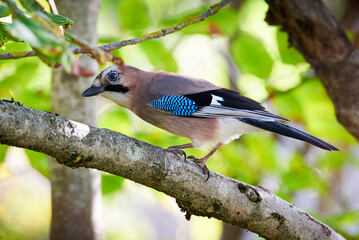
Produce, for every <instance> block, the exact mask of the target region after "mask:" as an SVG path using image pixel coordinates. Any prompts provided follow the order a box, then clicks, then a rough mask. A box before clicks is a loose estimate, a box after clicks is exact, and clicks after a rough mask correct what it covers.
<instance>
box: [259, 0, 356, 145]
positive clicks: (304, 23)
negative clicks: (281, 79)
mask: <svg viewBox="0 0 359 240" xmlns="http://www.w3.org/2000/svg"><path fill="white" fill-rule="evenodd" d="M266 2H267V3H268V5H269V10H268V13H267V17H266V21H267V22H268V23H269V24H272V25H281V27H282V29H283V30H284V31H286V32H287V33H288V35H289V40H290V43H291V45H293V46H294V47H295V48H297V49H298V50H299V51H300V52H301V53H302V54H303V56H304V57H305V59H306V60H307V61H308V63H310V64H311V65H312V67H313V68H314V69H315V71H316V73H317V75H318V76H319V78H320V80H321V81H322V83H323V85H324V87H325V89H326V90H327V93H328V95H329V96H330V98H331V99H332V101H333V103H334V107H335V113H336V116H337V119H338V121H339V122H340V123H341V124H343V125H344V127H345V128H346V129H347V130H348V131H349V132H350V133H351V134H352V135H353V136H354V137H355V138H356V139H357V140H358V141H359V121H358V119H359V50H358V49H357V48H356V47H355V46H354V45H353V44H352V43H351V42H350V41H349V39H348V37H347V35H346V34H345V31H344V29H343V27H342V26H341V25H340V24H339V23H338V22H337V21H336V20H335V19H334V17H333V16H332V15H331V13H330V11H329V10H328V8H326V6H325V5H324V4H323V3H322V2H321V1H320V0H302V1H292V0H266Z"/></svg>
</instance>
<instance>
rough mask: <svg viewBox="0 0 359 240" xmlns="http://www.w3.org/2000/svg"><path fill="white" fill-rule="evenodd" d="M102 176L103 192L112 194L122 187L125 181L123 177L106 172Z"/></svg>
mask: <svg viewBox="0 0 359 240" xmlns="http://www.w3.org/2000/svg"><path fill="white" fill-rule="evenodd" d="M101 176H102V178H101V184H102V194H110V193H113V192H115V191H117V190H119V189H121V187H122V185H123V181H124V178H123V177H119V176H116V175H112V174H105V173H103V174H102V175H101Z"/></svg>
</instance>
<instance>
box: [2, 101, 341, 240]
mask: <svg viewBox="0 0 359 240" xmlns="http://www.w3.org/2000/svg"><path fill="white" fill-rule="evenodd" d="M0 119H1V121H0V143H2V144H7V145H12V146H17V147H22V148H28V149H31V150H34V151H38V152H42V153H45V154H48V155H50V156H53V157H55V158H57V159H61V161H62V162H61V163H62V164H65V165H67V166H70V167H86V168H95V169H98V170H101V171H105V172H108V173H112V174H115V175H119V176H123V177H125V178H128V179H130V180H132V181H135V182H138V183H141V184H143V185H146V186H148V187H151V188H154V189H156V190H158V191H161V192H164V193H165V194H167V195H169V196H172V197H174V198H176V200H177V203H178V205H179V207H180V208H181V209H182V210H183V211H185V212H186V216H187V217H190V215H192V214H193V215H199V216H206V217H215V218H217V219H220V220H222V221H224V222H227V223H230V224H234V225H237V226H240V227H243V228H246V229H248V230H250V231H253V232H255V233H258V234H259V235H261V236H263V237H265V238H268V239H343V238H342V236H340V235H339V234H338V233H337V232H335V231H334V230H333V229H331V228H330V227H328V226H326V225H325V224H323V223H321V222H319V221H317V220H316V219H314V218H313V217H311V216H310V215H309V214H307V213H305V212H303V211H302V210H300V209H298V208H296V207H295V206H293V205H292V204H290V203H288V202H286V201H284V200H283V199H281V198H279V197H277V196H276V195H274V194H273V193H272V192H270V191H269V190H266V189H264V188H262V187H255V186H250V185H248V184H245V183H242V182H239V181H236V180H234V179H230V178H228V177H225V176H223V175H220V174H217V173H215V172H211V177H210V179H209V180H208V181H207V182H206V181H205V177H204V176H203V173H202V169H201V168H200V167H199V166H198V165H196V164H195V163H193V162H191V161H189V160H184V159H183V158H182V157H179V156H176V155H174V154H172V153H171V152H169V151H166V150H164V149H162V148H159V147H156V146H152V145H150V144H147V143H144V142H141V141H139V140H136V139H133V138H130V137H127V136H125V135H122V134H120V133H117V132H114V131H110V130H108V129H99V128H94V127H90V126H87V125H85V124H81V123H78V122H74V121H71V120H67V119H64V118H62V117H59V116H57V115H55V114H52V113H47V112H42V111H37V110H34V109H31V108H27V107H24V106H19V105H16V104H14V103H11V102H8V101H4V100H0ZM58 161H59V160H58Z"/></svg>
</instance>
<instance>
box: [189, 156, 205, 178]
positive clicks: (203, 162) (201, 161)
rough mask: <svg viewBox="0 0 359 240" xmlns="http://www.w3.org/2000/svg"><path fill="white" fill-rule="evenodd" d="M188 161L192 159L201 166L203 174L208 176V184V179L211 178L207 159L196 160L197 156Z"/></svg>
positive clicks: (190, 157)
mask: <svg viewBox="0 0 359 240" xmlns="http://www.w3.org/2000/svg"><path fill="white" fill-rule="evenodd" d="M188 159H191V160H192V161H193V162H195V163H197V164H200V165H201V168H202V172H203V174H204V175H206V176H207V178H206V182H207V181H208V179H209V176H210V173H209V169H208V167H207V165H206V162H207V159H205V158H196V157H195V156H192V155H191V156H189V157H188Z"/></svg>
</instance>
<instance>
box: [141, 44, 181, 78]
mask: <svg viewBox="0 0 359 240" xmlns="http://www.w3.org/2000/svg"><path fill="white" fill-rule="evenodd" d="M139 46H140V47H141V48H142V49H143V50H144V51H145V53H146V54H147V56H148V58H149V60H150V62H151V64H152V65H154V66H155V67H156V68H157V69H162V70H165V71H170V72H177V63H176V60H175V59H174V58H173V57H172V54H171V52H170V51H169V50H168V49H167V48H166V47H165V46H164V45H163V44H162V43H161V42H160V41H145V42H142V43H141V44H140V45H139Z"/></svg>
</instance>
